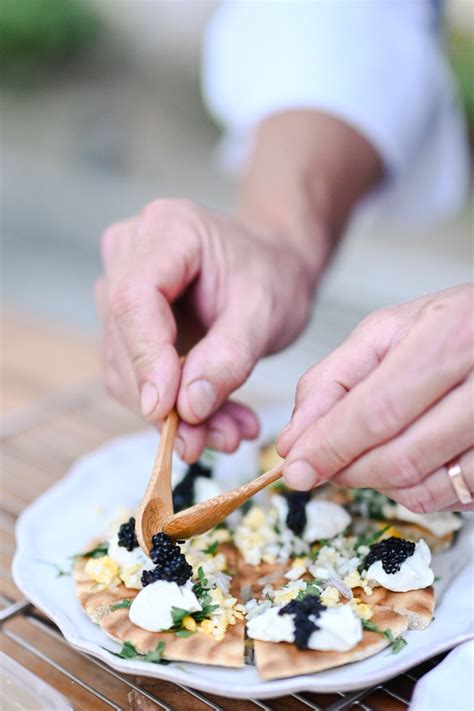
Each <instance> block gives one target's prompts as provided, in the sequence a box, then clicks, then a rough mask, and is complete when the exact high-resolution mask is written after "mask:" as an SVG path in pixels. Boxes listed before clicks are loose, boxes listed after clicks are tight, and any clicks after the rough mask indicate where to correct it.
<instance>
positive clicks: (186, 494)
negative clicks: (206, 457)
mask: <svg viewBox="0 0 474 711" xmlns="http://www.w3.org/2000/svg"><path fill="white" fill-rule="evenodd" d="M211 473H212V472H211V470H210V468H209V467H206V466H205V465H204V464H202V463H201V462H194V463H193V464H190V465H189V467H188V469H187V471H186V474H185V475H184V477H183V479H182V480H181V481H180V482H179V484H177V485H176V486H175V488H174V489H173V510H174V512H175V513H179V511H182V510H183V509H187V508H188V507H189V506H192V505H193V503H194V485H195V483H196V479H197V478H198V477H200V476H201V477H205V478H206V479H210V478H211Z"/></svg>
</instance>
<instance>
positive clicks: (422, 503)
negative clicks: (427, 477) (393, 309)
mask: <svg viewBox="0 0 474 711" xmlns="http://www.w3.org/2000/svg"><path fill="white" fill-rule="evenodd" d="M404 506H406V508H407V509H410V511H413V513H419V514H427V513H432V512H433V511H436V510H437V508H438V506H437V502H436V500H435V498H434V496H433V494H432V492H431V491H430V489H429V488H428V487H427V486H415V487H413V488H411V489H407V490H406V500H405V503H404Z"/></svg>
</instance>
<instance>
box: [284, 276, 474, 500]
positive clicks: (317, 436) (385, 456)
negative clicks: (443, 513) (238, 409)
mask: <svg viewBox="0 0 474 711" xmlns="http://www.w3.org/2000/svg"><path fill="white" fill-rule="evenodd" d="M473 344H474V340H473V287H472V286H471V285H465V286H460V287H456V288H454V289H449V290H447V291H443V292H440V293H438V294H433V295H430V296H427V297H424V298H422V299H418V300H416V301H412V302H409V303H407V304H403V305H402V306H395V307H390V308H387V309H382V310H381V311H377V312H375V313H373V314H372V315H371V316H369V317H368V318H366V319H365V320H364V321H362V323H361V324H360V325H359V326H358V327H357V328H356V329H355V331H354V332H353V333H352V334H351V336H349V338H348V339H347V340H346V341H345V342H344V343H343V344H342V345H341V346H340V347H339V348H337V349H336V350H335V351H334V352H333V353H331V354H330V355H329V356H328V357H327V358H325V359H324V360H322V361H321V362H320V363H318V364H317V365H316V366H314V367H313V368H311V370H309V371H308V372H307V373H306V374H305V375H304V376H303V377H302V379H301V380H300V382H299V385H298V388H297V393H296V406H295V409H294V412H293V416H292V419H291V423H290V425H289V426H288V427H287V428H286V429H285V430H283V432H282V433H281V435H280V438H279V440H278V452H279V454H280V455H281V456H282V457H286V461H285V465H284V476H285V479H286V481H287V483H288V484H289V485H290V486H291V487H293V488H295V489H303V490H305V489H310V488H312V487H313V486H317V485H318V484H321V483H322V482H324V481H326V480H327V479H332V481H333V482H334V483H335V484H337V485H340V486H351V487H374V488H376V489H378V490H379V491H382V492H383V493H385V494H387V495H388V496H390V497H391V498H393V499H395V500H396V501H398V502H399V503H401V504H402V505H404V506H406V507H407V508H409V509H410V510H412V511H415V512H417V513H427V512H432V511H440V510H458V511H459V510H462V509H472V508H473V505H472V504H469V505H467V506H462V505H461V504H460V503H459V501H458V499H457V496H456V493H455V491H454V489H453V486H452V484H451V481H450V479H449V477H448V475H447V470H446V463H447V462H449V461H450V460H452V459H453V458H458V457H459V458H460V463H461V466H462V469H463V475H464V478H465V480H466V483H467V486H468V487H469V490H470V491H471V492H474V450H473V445H474V429H473V403H474V397H473V395H474V393H473V360H474V348H473Z"/></svg>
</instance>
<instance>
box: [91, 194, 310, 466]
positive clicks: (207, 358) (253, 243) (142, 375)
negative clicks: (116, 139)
mask: <svg viewBox="0 0 474 711" xmlns="http://www.w3.org/2000/svg"><path fill="white" fill-rule="evenodd" d="M102 252H103V261H104V271H105V273H104V275H103V276H102V278H101V279H100V280H99V282H98V285H97V290H96V293H97V300H98V304H99V308H100V311H101V316H102V324H103V361H104V370H105V380H106V385H107V388H108V390H109V392H110V393H111V394H112V395H114V396H115V397H116V398H117V399H118V400H119V401H121V402H122V403H123V404H125V405H127V406H128V407H130V408H132V409H134V410H136V411H137V412H141V413H142V414H143V415H144V416H145V417H146V418H147V419H148V420H149V421H150V422H152V423H154V424H156V425H159V423H160V422H161V421H162V420H163V418H164V417H165V416H166V415H167V414H168V413H169V412H170V410H171V408H172V407H173V406H174V404H175V403H176V402H177V407H178V411H179V415H180V417H181V418H182V422H181V423H180V426H179V430H178V437H177V447H176V448H177V450H178V453H179V454H180V455H181V456H182V457H183V458H184V459H186V460H187V461H193V460H195V459H197V457H199V455H200V453H201V452H202V449H203V447H204V446H205V444H207V445H208V446H210V447H213V448H215V449H219V450H222V451H225V452H231V451H234V450H235V449H236V447H237V446H238V444H239V443H240V441H241V439H252V438H254V437H256V436H257V434H258V429H259V425H258V420H257V418H256V416H255V414H254V413H253V412H252V411H251V410H250V409H249V408H247V407H245V406H243V405H240V404H237V403H233V402H231V401H230V400H228V398H229V395H230V394H231V393H232V392H233V391H234V390H235V389H236V388H238V387H239V386H240V385H241V384H242V383H243V382H244V381H245V380H246V378H247V377H248V375H249V374H250V372H251V371H252V369H253V367H254V365H255V364H256V362H257V361H258V359H259V358H260V357H261V356H263V355H265V354H268V353H271V352H273V351H276V350H278V349H280V348H282V347H283V346H285V345H286V344H288V343H289V342H290V341H291V340H292V339H293V338H295V336H296V335H297V334H298V333H299V332H300V331H301V329H302V328H303V326H304V324H305V322H306V320H307V317H308V313H309V307H310V303H311V295H312V280H311V278H310V277H309V275H308V273H307V271H306V266H305V262H304V260H303V259H302V258H301V257H299V256H298V253H297V251H296V250H295V249H293V248H292V247H291V246H289V244H288V243H286V242H285V241H284V240H282V239H279V238H278V236H277V235H276V234H272V235H271V236H266V235H262V234H254V233H252V232H251V231H249V230H248V229H246V228H245V227H243V226H242V225H240V224H238V223H236V222H232V221H231V220H228V219H225V218H224V217H221V216H219V215H216V214H212V213H210V212H207V211H206V210H204V209H202V208H200V207H198V206H196V205H194V204H192V203H189V202H185V201H181V200H157V201H155V202H152V203H151V204H150V205H148V206H147V207H146V208H145V209H144V210H143V212H142V213H141V214H140V215H138V216H137V217H134V218H132V219H130V220H128V221H125V222H121V223H118V224H115V225H112V227H110V228H109V229H108V230H107V231H106V232H105V234H104V236H103V240H102ZM175 306H179V313H180V316H179V318H178V317H177V316H176V312H173V310H172V307H173V308H174V307H175ZM189 326H191V328H192V330H194V331H196V330H199V335H198V338H197V339H196V338H194V342H195V345H194V346H193V347H192V348H191V350H190V351H189V353H188V354H187V357H186V361H185V364H184V367H183V369H182V372H181V366H180V362H179V356H178V352H177V349H176V347H175V340H176V337H177V334H178V336H179V337H183V336H187V335H189V333H187V331H188V330H189ZM196 341H197V342H196Z"/></svg>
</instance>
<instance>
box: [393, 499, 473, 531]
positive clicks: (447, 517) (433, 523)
mask: <svg viewBox="0 0 474 711" xmlns="http://www.w3.org/2000/svg"><path fill="white" fill-rule="evenodd" d="M392 516H393V518H396V519H398V520H399V521H408V522H409V523H416V524H417V525H418V526H422V528H426V530H427V531H430V533H432V534H433V535H435V536H439V537H440V538H442V537H443V536H445V535H446V534H447V533H453V532H454V531H459V529H460V528H462V525H463V520H462V518H461V517H460V516H457V515H456V514H455V513H453V512H452V511H440V512H439V513H429V514H419V513H414V512H413V511H410V510H409V509H407V508H405V506H402V505H401V504H396V506H395V511H394V513H393V514H392Z"/></svg>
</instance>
